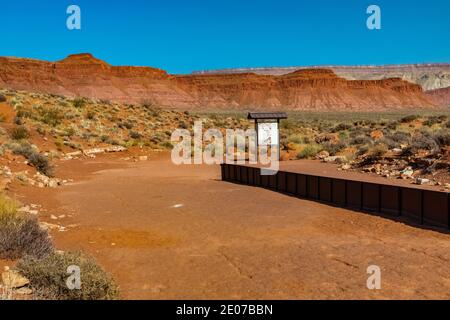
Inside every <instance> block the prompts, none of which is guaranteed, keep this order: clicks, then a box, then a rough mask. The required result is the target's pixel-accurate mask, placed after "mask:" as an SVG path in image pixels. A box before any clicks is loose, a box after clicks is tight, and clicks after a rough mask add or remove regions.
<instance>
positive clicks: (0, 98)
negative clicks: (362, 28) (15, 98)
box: [0, 94, 6, 102]
mask: <svg viewBox="0 0 450 320" xmlns="http://www.w3.org/2000/svg"><path fill="white" fill-rule="evenodd" d="M0 102H6V97H5V96H4V95H2V94H0Z"/></svg>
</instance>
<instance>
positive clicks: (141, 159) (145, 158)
mask: <svg viewBox="0 0 450 320" xmlns="http://www.w3.org/2000/svg"><path fill="white" fill-rule="evenodd" d="M147 160H148V157H147V156H139V161H147Z"/></svg>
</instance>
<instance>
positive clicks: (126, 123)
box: [117, 121, 133, 130]
mask: <svg viewBox="0 0 450 320" xmlns="http://www.w3.org/2000/svg"><path fill="white" fill-rule="evenodd" d="M117 126H118V127H119V128H121V129H128V130H130V129H133V124H132V123H131V122H129V121H122V122H119V123H118V124H117Z"/></svg>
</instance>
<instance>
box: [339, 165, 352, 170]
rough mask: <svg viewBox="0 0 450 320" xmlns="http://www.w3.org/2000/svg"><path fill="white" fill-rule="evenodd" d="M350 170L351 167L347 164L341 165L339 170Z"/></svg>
mask: <svg viewBox="0 0 450 320" xmlns="http://www.w3.org/2000/svg"><path fill="white" fill-rule="evenodd" d="M351 168H352V166H351V165H349V164H348V163H346V164H343V165H342V166H341V169H342V170H350V169H351Z"/></svg>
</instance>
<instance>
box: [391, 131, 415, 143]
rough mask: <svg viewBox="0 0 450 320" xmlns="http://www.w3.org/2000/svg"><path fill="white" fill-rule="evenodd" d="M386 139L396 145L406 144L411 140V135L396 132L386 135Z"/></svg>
mask: <svg viewBox="0 0 450 320" xmlns="http://www.w3.org/2000/svg"><path fill="white" fill-rule="evenodd" d="M386 137H387V138H389V139H391V140H393V141H395V142H397V143H408V142H409V140H410V138H411V134H409V133H408V132H403V131H396V132H394V133H389V134H387V135H386Z"/></svg>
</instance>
